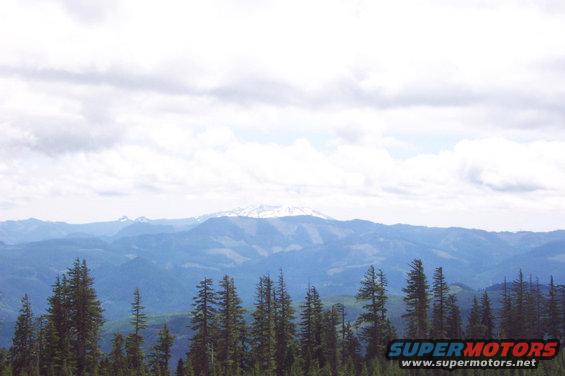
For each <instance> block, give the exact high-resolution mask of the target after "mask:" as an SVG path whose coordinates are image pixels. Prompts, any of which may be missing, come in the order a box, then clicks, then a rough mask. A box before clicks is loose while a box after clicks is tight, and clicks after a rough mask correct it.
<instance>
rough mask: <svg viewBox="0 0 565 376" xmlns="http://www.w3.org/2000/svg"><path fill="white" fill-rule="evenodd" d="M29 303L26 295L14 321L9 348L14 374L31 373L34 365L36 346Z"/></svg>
mask: <svg viewBox="0 0 565 376" xmlns="http://www.w3.org/2000/svg"><path fill="white" fill-rule="evenodd" d="M35 345H36V344H35V333H34V325H33V313H32V311H31V304H30V302H29V298H28V296H27V294H26V295H24V297H23V298H22V307H21V309H20V314H19V316H18V319H17V321H16V329H15V332H14V336H13V338H12V347H11V348H10V363H11V368H12V372H13V374H14V375H15V376H20V375H22V376H23V375H32V373H33V371H34V369H35V367H36V361H35V360H36V357H35V356H36V353H35V350H36V346H35Z"/></svg>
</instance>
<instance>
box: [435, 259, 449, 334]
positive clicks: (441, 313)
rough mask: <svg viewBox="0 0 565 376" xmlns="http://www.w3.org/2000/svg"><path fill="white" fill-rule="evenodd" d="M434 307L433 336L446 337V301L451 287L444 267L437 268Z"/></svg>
mask: <svg viewBox="0 0 565 376" xmlns="http://www.w3.org/2000/svg"><path fill="white" fill-rule="evenodd" d="M432 291H433V307H432V338H445V337H446V336H447V328H446V320H447V311H446V302H447V296H448V293H449V287H448V286H447V282H445V276H444V275H443V268H441V267H439V268H436V270H435V272H434V281H433V287H432Z"/></svg>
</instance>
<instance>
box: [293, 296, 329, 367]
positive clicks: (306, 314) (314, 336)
mask: <svg viewBox="0 0 565 376" xmlns="http://www.w3.org/2000/svg"><path fill="white" fill-rule="evenodd" d="M301 308H302V312H301V314H300V336H299V337H300V353H301V358H302V362H303V365H302V366H303V369H304V374H305V375H306V376H310V375H312V373H315V372H318V370H319V367H321V366H322V365H323V363H324V360H323V349H322V301H321V299H320V295H319V294H318V290H317V289H316V288H315V287H314V286H309V287H308V290H307V292H306V297H305V299H304V303H303V305H302V307H301Z"/></svg>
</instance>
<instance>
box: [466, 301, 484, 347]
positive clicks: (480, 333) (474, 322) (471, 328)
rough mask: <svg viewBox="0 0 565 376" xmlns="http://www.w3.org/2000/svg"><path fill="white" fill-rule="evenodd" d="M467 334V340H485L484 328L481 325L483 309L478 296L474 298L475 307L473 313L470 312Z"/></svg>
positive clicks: (472, 308)
mask: <svg viewBox="0 0 565 376" xmlns="http://www.w3.org/2000/svg"><path fill="white" fill-rule="evenodd" d="M465 334H466V337H467V338H484V328H483V326H482V325H481V307H480V306H479V301H478V300H477V297H476V296H474V297H473V305H472V306H471V312H469V318H468V320H467V330H466V333H465Z"/></svg>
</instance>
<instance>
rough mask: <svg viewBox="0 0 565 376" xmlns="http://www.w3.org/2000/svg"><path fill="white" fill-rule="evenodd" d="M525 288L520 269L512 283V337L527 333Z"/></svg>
mask: <svg viewBox="0 0 565 376" xmlns="http://www.w3.org/2000/svg"><path fill="white" fill-rule="evenodd" d="M527 288H528V287H527V285H526V281H525V280H524V275H523V273H522V269H520V271H519V272H518V277H517V278H516V280H514V282H513V283H512V301H513V309H512V322H511V326H510V330H511V332H510V334H511V336H512V337H513V338H524V337H525V336H526V335H527V333H526V332H527V325H528V323H527V322H526V319H527V318H526V308H527Z"/></svg>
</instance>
